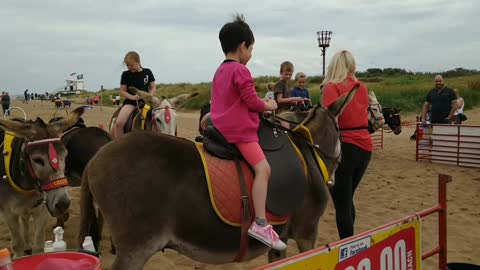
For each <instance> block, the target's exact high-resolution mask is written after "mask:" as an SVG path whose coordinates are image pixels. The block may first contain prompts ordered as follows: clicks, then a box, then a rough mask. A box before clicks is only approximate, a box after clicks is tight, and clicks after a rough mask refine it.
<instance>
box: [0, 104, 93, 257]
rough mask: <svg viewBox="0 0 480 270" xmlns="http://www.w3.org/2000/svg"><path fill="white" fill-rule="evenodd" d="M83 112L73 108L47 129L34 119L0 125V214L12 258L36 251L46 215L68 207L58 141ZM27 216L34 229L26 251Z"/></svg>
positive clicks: (61, 148) (62, 148)
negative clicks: (68, 113) (7, 232)
mask: <svg viewBox="0 0 480 270" xmlns="http://www.w3.org/2000/svg"><path fill="white" fill-rule="evenodd" d="M83 111H84V109H83V107H81V108H78V109H76V110H75V111H73V113H71V114H70V115H69V116H68V117H67V118H65V119H63V120H61V121H58V122H55V123H51V124H45V123H44V122H43V121H42V120H41V119H40V118H37V120H36V121H29V122H23V121H22V122H19V121H12V120H0V128H1V129H3V130H5V132H4V131H1V132H0V137H1V140H2V150H3V155H2V158H1V159H2V161H1V162H2V163H3V164H2V165H0V173H1V175H2V176H3V177H2V180H1V181H0V198H1V202H0V215H1V216H2V217H3V219H4V221H5V223H6V225H7V226H8V229H9V231H10V234H11V239H12V240H11V249H12V251H13V254H14V256H15V257H18V256H23V255H24V254H25V253H30V251H31V249H30V248H33V252H34V253H39V252H42V251H43V244H44V240H45V226H46V224H47V219H48V213H47V210H48V212H50V214H51V215H52V216H55V217H59V216H62V215H63V214H64V213H65V212H66V211H67V209H68V207H69V205H70V197H69V195H68V193H67V190H66V188H65V186H67V185H68V181H67V180H66V178H65V173H64V170H65V156H66V155H67V150H66V149H65V146H64V145H63V144H62V141H61V140H60V138H59V137H58V136H59V135H60V134H61V133H62V132H63V131H64V130H65V129H67V128H68V127H70V126H72V125H74V124H75V123H76V122H77V120H78V119H79V117H80V116H81V114H82V113H83ZM44 203H45V204H44ZM45 205H46V206H45ZM30 217H33V222H34V224H35V229H34V242H33V246H32V247H31V246H30V245H31V244H32V243H30V235H29V221H30ZM20 221H22V223H23V231H22V227H21V226H20V225H21V223H20Z"/></svg>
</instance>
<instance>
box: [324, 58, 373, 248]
mask: <svg viewBox="0 0 480 270" xmlns="http://www.w3.org/2000/svg"><path fill="white" fill-rule="evenodd" d="M356 85H360V88H359V89H358V91H357V92H356V93H355V95H354V97H353V99H352V101H351V102H350V103H349V104H348V105H347V107H346V108H345V110H344V111H343V113H342V114H341V115H340V116H339V118H338V125H339V127H340V130H341V131H342V145H341V149H342V161H341V163H340V164H339V166H338V168H337V171H336V172H335V185H334V186H333V187H332V188H331V189H330V193H331V195H332V199H333V202H334V205H335V211H336V220H337V229H338V234H339V236H340V239H343V238H347V237H349V236H352V235H353V234H354V222H355V207H354V203H353V194H354V192H355V189H356V188H357V186H358V184H359V183H360V180H361V179H362V177H363V174H364V173H365V171H366V170H367V167H368V164H369V162H370V158H371V155H372V151H373V143H372V138H371V137H370V133H369V132H368V129H367V127H368V112H367V108H368V90H367V87H366V86H365V84H363V83H362V82H361V81H359V80H358V79H357V78H356V77H355V59H354V57H353V55H352V54H351V53H350V52H348V51H346V50H342V51H339V52H337V53H336V54H335V55H334V56H333V58H332V60H331V62H330V64H329V66H328V68H327V74H326V76H325V79H324V80H323V82H322V90H323V91H322V105H323V106H324V107H328V106H330V104H332V103H334V102H335V101H336V100H337V99H338V98H339V97H340V96H342V95H344V94H346V93H348V92H349V91H350V90H351V89H352V88H354V87H355V86H356Z"/></svg>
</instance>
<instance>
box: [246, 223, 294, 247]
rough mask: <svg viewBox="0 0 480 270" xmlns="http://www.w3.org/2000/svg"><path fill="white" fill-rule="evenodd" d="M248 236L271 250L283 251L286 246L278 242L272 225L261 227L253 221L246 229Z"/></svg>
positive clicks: (278, 239)
mask: <svg viewBox="0 0 480 270" xmlns="http://www.w3.org/2000/svg"><path fill="white" fill-rule="evenodd" d="M248 235H250V236H251V237H253V238H255V239H257V240H258V241H260V242H262V243H264V244H265V245H267V246H269V247H271V248H273V249H276V250H285V249H286V248H287V245H286V244H285V243H284V242H283V241H282V240H280V237H278V234H277V233H276V232H275V231H274V230H273V227H272V225H267V226H264V227H262V226H259V225H257V223H255V221H254V222H253V223H252V225H250V228H249V229H248Z"/></svg>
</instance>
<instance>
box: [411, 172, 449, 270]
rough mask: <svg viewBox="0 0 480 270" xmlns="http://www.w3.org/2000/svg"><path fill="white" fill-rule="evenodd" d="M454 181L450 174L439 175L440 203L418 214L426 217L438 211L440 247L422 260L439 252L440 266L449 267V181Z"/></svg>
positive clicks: (426, 253)
mask: <svg viewBox="0 0 480 270" xmlns="http://www.w3.org/2000/svg"><path fill="white" fill-rule="evenodd" d="M451 181H452V177H451V176H450V175H445V174H440V175H438V205H437V206H435V207H432V208H430V209H426V210H423V211H421V212H418V213H417V215H418V216H420V217H425V216H428V215H431V214H433V213H435V212H438V247H436V248H434V249H432V250H429V251H427V252H425V253H424V254H423V255H422V260H425V259H427V258H429V257H431V256H433V255H435V254H438V267H439V269H440V270H445V269H447V183H448V182H451Z"/></svg>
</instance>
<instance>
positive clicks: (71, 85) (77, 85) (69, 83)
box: [65, 80, 85, 91]
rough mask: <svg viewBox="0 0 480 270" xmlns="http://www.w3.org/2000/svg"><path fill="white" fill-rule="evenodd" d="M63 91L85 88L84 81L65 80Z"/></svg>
mask: <svg viewBox="0 0 480 270" xmlns="http://www.w3.org/2000/svg"><path fill="white" fill-rule="evenodd" d="M65 81H66V86H65V91H77V90H85V82H84V81H83V80H65Z"/></svg>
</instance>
